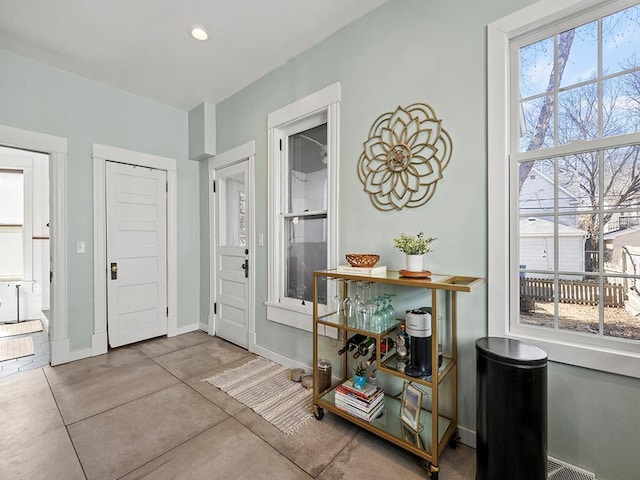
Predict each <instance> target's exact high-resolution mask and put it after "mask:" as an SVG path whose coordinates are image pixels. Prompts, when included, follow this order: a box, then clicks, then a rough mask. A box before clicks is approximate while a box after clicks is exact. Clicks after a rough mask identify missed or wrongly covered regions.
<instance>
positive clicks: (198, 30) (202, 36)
mask: <svg viewBox="0 0 640 480" xmlns="http://www.w3.org/2000/svg"><path fill="white" fill-rule="evenodd" d="M191 36H192V37H193V38H195V39H196V40H202V41H205V40H206V39H207V38H209V34H208V33H207V31H206V30H205V29H204V28H202V27H193V28H192V29H191Z"/></svg>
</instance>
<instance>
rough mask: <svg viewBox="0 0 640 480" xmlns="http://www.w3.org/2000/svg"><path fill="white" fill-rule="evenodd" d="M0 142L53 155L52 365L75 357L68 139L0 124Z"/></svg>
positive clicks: (51, 168) (51, 236)
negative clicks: (69, 292) (69, 252)
mask: <svg viewBox="0 0 640 480" xmlns="http://www.w3.org/2000/svg"><path fill="white" fill-rule="evenodd" d="M0 144H2V145H4V146H7V147H13V148H20V149H23V150H33V151H37V152H42V153H46V154H48V155H49V175H50V176H49V191H50V198H51V203H50V205H49V211H50V222H51V224H50V227H49V235H50V238H51V246H52V247H53V248H52V250H51V257H52V262H51V269H52V270H51V271H52V272H53V278H52V282H51V289H52V294H53V295H52V296H51V309H50V310H51V319H50V323H49V333H50V336H51V365H59V364H61V363H66V362H69V361H70V360H71V355H70V352H69V336H68V330H67V326H68V324H67V322H68V319H67V139H66V138H63V137H56V136H53V135H47V134H45V133H38V132H32V131H29V130H22V129H20V128H14V127H8V126H5V125H0Z"/></svg>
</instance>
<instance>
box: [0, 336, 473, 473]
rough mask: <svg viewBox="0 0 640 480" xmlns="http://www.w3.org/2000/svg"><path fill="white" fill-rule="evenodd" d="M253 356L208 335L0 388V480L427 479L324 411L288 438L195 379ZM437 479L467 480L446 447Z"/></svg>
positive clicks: (405, 457) (464, 466) (157, 343)
mask: <svg viewBox="0 0 640 480" xmlns="http://www.w3.org/2000/svg"><path fill="white" fill-rule="evenodd" d="M250 358H253V355H252V354H250V353H249V352H247V351H246V350H243V349H241V348H239V347H236V346H235V345H232V344H230V343H228V342H225V341H224V340H221V339H219V338H215V337H210V336H208V335H206V334H205V333H204V332H191V333H187V334H184V335H180V336H177V337H173V338H166V337H165V338H158V339H154V340H149V341H146V342H142V343H138V344H135V345H131V346H127V347H121V348H117V349H114V350H111V351H110V352H109V353H107V354H105V355H101V356H98V357H93V358H88V359H84V360H79V361H76V362H72V363H69V364H66V365H60V366H57V367H50V366H46V367H44V368H38V369H33V370H29V371H23V372H18V373H16V374H14V375H10V376H7V377H5V378H2V379H0V405H2V408H1V409H0V425H2V430H3V432H2V435H1V436H0V451H1V452H2V455H0V478H7V479H14V478H21V479H45V478H46V479H64V480H73V479H118V478H124V479H141V478H146V479H154V480H156V479H182V478H184V479H200V478H201V479H225V480H232V479H247V480H249V479H251V480H254V479H278V480H285V479H311V478H316V479H319V480H329V479H359V478H367V477H370V478H402V479H404V480H412V479H424V478H427V475H426V471H425V469H424V468H423V467H422V462H421V461H420V460H419V459H418V458H417V457H415V456H413V455H410V454H408V453H407V452H405V451H404V450H402V449H400V448H398V447H395V446H394V445H392V444H390V443H388V442H386V441H384V440H382V439H379V438H377V437H376V436H374V435H372V434H370V433H368V432H366V431H364V430H362V429H360V428H358V427H356V426H354V425H352V424H350V423H349V422H346V421H344V420H342V419H340V418H338V417H336V416H334V415H331V414H330V413H326V414H325V417H324V419H323V420H322V421H320V422H319V421H315V420H313V421H311V422H309V423H307V424H305V426H303V427H302V428H300V429H298V430H297V431H296V432H295V433H294V434H292V435H285V434H283V433H282V432H280V430H278V429H276V428H275V427H273V426H272V425H271V424H269V423H268V422H266V421H265V420H263V419H262V418H261V417H260V416H258V415H257V414H255V413H254V412H253V411H252V410H250V409H248V408H246V407H245V406H244V405H242V404H241V403H239V402H237V401H236V400H234V399H232V398H231V397H229V396H228V395H227V394H225V393H224V392H222V391H220V390H218V389H217V388H215V387H213V386H211V385H210V384H208V383H206V382H203V381H202V380H203V379H205V378H208V377H210V376H212V375H214V374H215V373H218V372H220V371H223V370H226V369H228V368H233V367H236V366H239V365H241V364H242V363H244V362H246V361H248V360H249V359H250ZM439 478H440V479H441V480H472V479H474V478H475V450H473V449H471V448H469V447H466V446H464V445H459V446H458V448H457V449H446V450H445V452H444V454H443V455H442V457H441V461H440V475H439Z"/></svg>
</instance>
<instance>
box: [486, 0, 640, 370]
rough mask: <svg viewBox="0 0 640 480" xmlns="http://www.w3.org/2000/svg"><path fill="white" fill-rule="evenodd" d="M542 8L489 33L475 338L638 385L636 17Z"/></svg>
mask: <svg viewBox="0 0 640 480" xmlns="http://www.w3.org/2000/svg"><path fill="white" fill-rule="evenodd" d="M585 3H586V5H585ZM600 3H602V5H600ZM547 6H548V5H547V2H540V3H539V4H534V5H533V6H532V7H530V8H529V9H528V10H526V11H523V12H519V13H518V14H516V15H514V16H511V17H510V18H509V17H508V18H507V19H503V20H502V21H499V22H496V23H495V24H492V25H491V26H490V33H489V37H490V38H489V43H490V45H489V51H490V60H489V83H490V98H489V104H490V111H489V125H490V127H489V128H490V133H489V178H490V185H489V191H490V193H489V195H490V199H489V209H490V213H489V215H490V227H489V228H490V244H492V242H493V241H495V243H493V244H492V246H491V247H490V271H489V280H490V292H489V295H490V298H489V303H490V305H493V306H490V312H489V316H490V319H489V322H490V329H489V330H490V333H494V334H501V335H510V336H515V337H522V338H525V339H529V340H531V341H534V342H538V343H540V344H541V346H543V347H544V348H546V349H547V351H548V352H549V353H550V358H551V359H555V360H559V361H563V362H567V363H575V364H578V365H583V366H588V367H592V368H599V369H603V370H608V371H615V372H618V373H626V374H630V375H640V324H639V323H638V319H637V316H638V315H639V314H640V294H638V289H637V287H640V56H639V55H638V53H637V52H639V51H640V6H639V5H635V4H634V2H628V1H618V2H594V1H589V2H576V1H573V0H565V1H562V2H560V5H556V7H555V8H556V11H557V12H558V13H557V14H555V15H551V17H550V16H549V11H548V9H547V8H545V7H547ZM585 7H587V8H585ZM500 71H502V72H506V77H505V76H504V75H503V74H501V73H500ZM492 79H493V80H495V83H493V82H492ZM501 83H502V87H503V88H501V86H500V84H501ZM505 92H506V93H505ZM492 120H494V121H492ZM498 186H499V188H497V187H498ZM503 205H504V207H503ZM492 220H493V221H492ZM500 277H503V278H504V279H505V280H502V279H500ZM492 283H493V285H492ZM501 284H502V285H501ZM500 289H502V292H505V291H506V292H508V295H507V296H506V298H504V299H503V300H500V299H499V297H500ZM502 295H503V296H504V293H502ZM493 302H495V304H494V303H493ZM612 352H613V355H612V354H611V353H612ZM623 358H626V359H634V358H635V359H636V360H638V361H637V362H631V363H626V364H624V365H621V363H620V360H621V359H623Z"/></svg>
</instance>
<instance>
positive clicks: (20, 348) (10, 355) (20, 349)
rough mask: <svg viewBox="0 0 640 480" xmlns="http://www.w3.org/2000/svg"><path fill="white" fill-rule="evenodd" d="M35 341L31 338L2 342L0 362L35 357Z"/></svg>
mask: <svg viewBox="0 0 640 480" xmlns="http://www.w3.org/2000/svg"><path fill="white" fill-rule="evenodd" d="M33 353H34V349H33V339H32V338H31V337H22V338H12V339H10V340H2V341H0V362H4V361H5V360H13V359H14V358H20V357H28V356H29V355H33Z"/></svg>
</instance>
